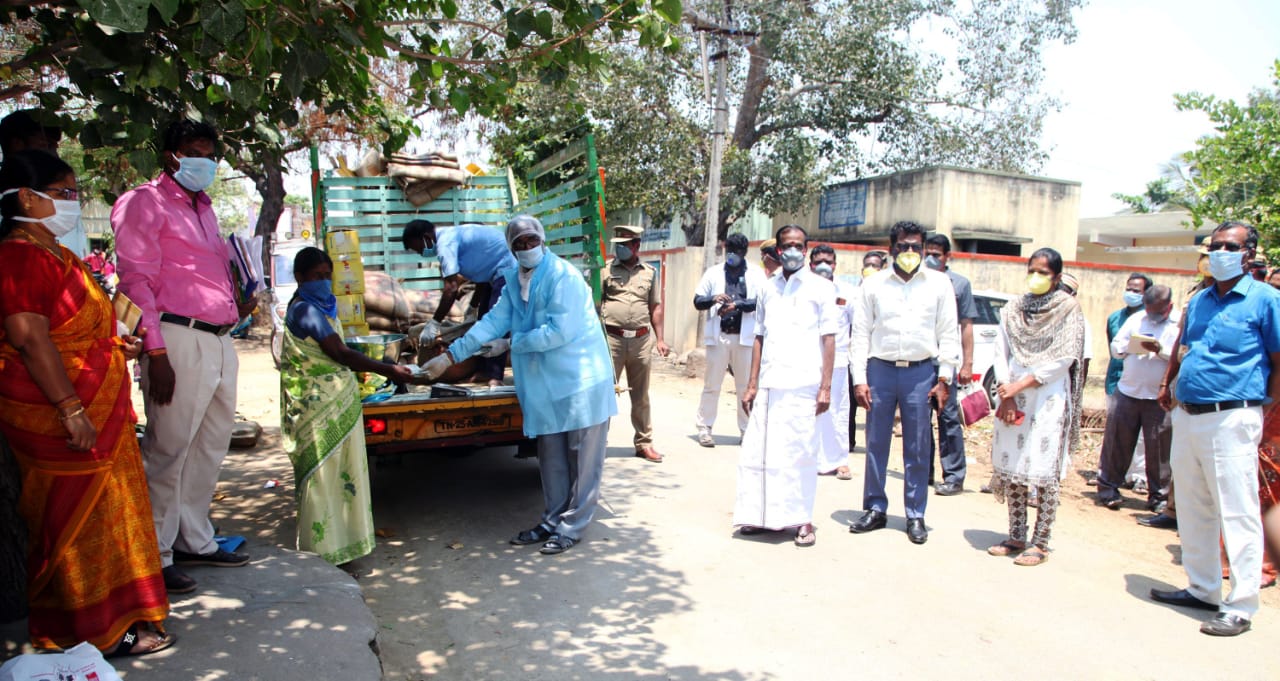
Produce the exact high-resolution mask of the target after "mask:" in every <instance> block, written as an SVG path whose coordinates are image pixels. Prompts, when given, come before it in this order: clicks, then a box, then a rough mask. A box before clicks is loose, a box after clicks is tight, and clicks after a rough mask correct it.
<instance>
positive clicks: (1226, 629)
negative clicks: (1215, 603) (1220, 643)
mask: <svg viewBox="0 0 1280 681" xmlns="http://www.w3.org/2000/svg"><path fill="white" fill-rule="evenodd" d="M1246 631H1249V620H1247V619H1245V618H1243V617H1240V616H1238V615H1228V614H1227V613H1225V612H1220V613H1218V616H1217V617H1215V618H1213V619H1211V620H1209V621H1207V622H1205V623H1204V624H1201V625H1200V633H1202V634H1208V635H1210V636H1239V635H1240V634H1243V633H1244V632H1246Z"/></svg>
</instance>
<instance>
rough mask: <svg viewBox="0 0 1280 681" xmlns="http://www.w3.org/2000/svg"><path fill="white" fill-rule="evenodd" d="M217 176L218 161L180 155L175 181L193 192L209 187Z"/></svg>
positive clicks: (174, 175) (174, 174)
mask: <svg viewBox="0 0 1280 681" xmlns="http://www.w3.org/2000/svg"><path fill="white" fill-rule="evenodd" d="M217 176H218V162H217V161H215V160H213V159H211V158H201V157H199V156H180V157H178V170H177V171H176V172H174V173H173V179H174V181H175V182H177V183H178V184H180V185H182V186H183V187H185V188H187V189H188V190H190V191H193V192H202V191H204V190H205V189H208V188H209V185H211V184H213V180H214V178H215V177H217Z"/></svg>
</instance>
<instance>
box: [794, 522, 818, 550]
mask: <svg viewBox="0 0 1280 681" xmlns="http://www.w3.org/2000/svg"><path fill="white" fill-rule="evenodd" d="M795 541H796V546H813V545H814V544H815V543H817V541H818V533H817V532H815V531H814V530H813V525H812V524H809V523H805V524H804V525H801V526H800V527H798V528H796V539H795Z"/></svg>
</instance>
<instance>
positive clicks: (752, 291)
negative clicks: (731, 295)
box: [694, 263, 768, 345]
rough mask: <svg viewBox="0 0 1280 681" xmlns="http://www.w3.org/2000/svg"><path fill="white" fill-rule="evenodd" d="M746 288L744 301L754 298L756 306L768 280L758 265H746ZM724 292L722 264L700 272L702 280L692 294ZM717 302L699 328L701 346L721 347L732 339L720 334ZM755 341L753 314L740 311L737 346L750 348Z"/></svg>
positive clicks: (717, 293)
mask: <svg viewBox="0 0 1280 681" xmlns="http://www.w3.org/2000/svg"><path fill="white" fill-rule="evenodd" d="M744 278H745V279H746V285H747V299H748V300H750V299H751V298H755V299H756V302H757V304H758V303H759V301H760V292H761V291H762V290H763V289H764V287H765V282H766V281H767V280H768V278H767V277H766V276H765V273H764V269H763V268H761V267H760V266H759V265H756V264H753V263H747V272H746V274H745V275H744ZM721 293H724V263H720V264H719V265H712V266H711V267H708V268H707V271H706V272H703V273H702V281H699V282H698V290H697V291H695V292H694V295H695V296H715V295H720V294H721ZM719 310H720V303H715V304H713V305H712V306H711V307H710V308H709V309H708V310H707V321H706V323H705V324H703V325H702V342H703V345H715V344H716V343H719V344H721V345H724V344H725V343H728V342H730V341H731V340H732V338H731V336H732V334H725V335H721V334H720V315H719V314H717V313H718V312H719ZM755 341H756V315H755V314H754V313H747V312H744V313H743V314H742V326H741V332H740V333H739V334H738V343H739V344H740V345H751V344H752V343H754V342H755Z"/></svg>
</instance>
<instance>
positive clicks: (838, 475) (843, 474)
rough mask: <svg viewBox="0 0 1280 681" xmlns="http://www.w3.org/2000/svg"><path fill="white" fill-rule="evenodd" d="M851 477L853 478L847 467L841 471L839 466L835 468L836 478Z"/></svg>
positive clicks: (849, 478) (845, 478) (844, 478)
mask: <svg viewBox="0 0 1280 681" xmlns="http://www.w3.org/2000/svg"><path fill="white" fill-rule="evenodd" d="M852 479H853V473H850V472H849V471H848V469H846V470H843V471H842V470H840V469H839V468H837V469H836V480H852Z"/></svg>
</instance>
